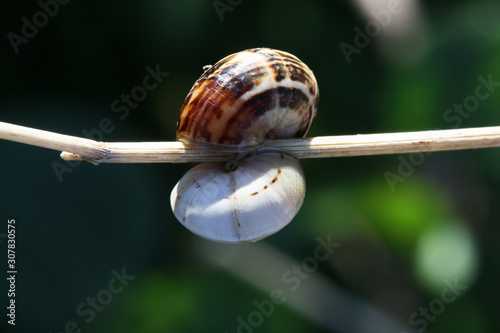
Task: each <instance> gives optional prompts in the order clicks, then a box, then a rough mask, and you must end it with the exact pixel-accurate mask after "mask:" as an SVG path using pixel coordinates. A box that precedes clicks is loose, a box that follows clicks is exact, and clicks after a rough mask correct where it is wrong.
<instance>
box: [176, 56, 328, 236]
mask: <svg viewBox="0 0 500 333" xmlns="http://www.w3.org/2000/svg"><path fill="white" fill-rule="evenodd" d="M318 96H319V92H318V86H317V83H316V79H315V78H314V75H313V73H312V71H311V70H310V69H309V68H308V67H307V66H306V65H305V64H304V63H303V62H301V61H300V60H299V59H297V58H296V57H295V56H293V55H291V54H289V53H286V52H283V51H277V50H272V49H265V48H260V49H250V50H246V51H242V52H238V53H235V54H232V55H230V56H227V57H226V58H224V59H222V60H221V61H219V62H217V63H216V64H215V65H213V66H210V67H209V68H207V69H206V70H205V72H204V73H203V74H202V76H201V77H200V78H199V79H198V80H197V81H196V83H195V84H194V86H193V88H192V89H191V91H190V93H189V94H188V96H187V97H186V100H185V102H184V105H183V106H182V109H181V113H180V116H179V120H178V122H177V138H178V139H179V140H181V141H184V142H191V143H196V144H206V145H214V146H217V147H219V148H220V149H230V150H233V151H241V150H242V149H244V148H247V150H248V148H252V149H255V148H256V147H259V146H261V145H262V144H263V143H264V141H265V140H266V139H282V138H294V137H304V136H305V135H306V133H307V131H308V130H309V127H310V126H311V123H312V121H313V119H314V117H315V116H316V109H317V104H318ZM304 195H305V178H304V173H303V171H302V167H301V166H300V163H299V161H298V159H297V158H296V157H295V156H292V155H291V154H290V153H287V152H284V151H281V150H278V149H276V148H265V147H264V148H259V149H256V150H254V151H253V152H252V153H250V154H248V155H245V156H244V157H243V158H241V159H239V160H237V161H236V163H235V164H231V163H202V164H200V165H198V166H196V167H194V168H193V169H191V170H189V171H188V172H187V173H186V174H185V175H184V176H183V177H182V178H181V180H180V181H179V182H178V183H177V185H176V186H175V188H174V189H173V191H172V194H171V196H170V203H171V206H172V210H173V212H174V215H175V216H176V218H177V219H178V220H179V221H180V222H181V223H182V224H183V225H184V226H185V227H186V228H188V229H189V230H191V231H192V232H193V233H195V234H197V235H199V236H202V237H204V238H207V239H210V240H213V241H218V242H226V243H239V242H249V241H257V240H259V239H262V238H264V237H266V236H269V235H271V234H273V233H275V232H277V231H278V230H280V229H281V228H283V227H284V226H285V225H287V224H288V223H289V222H290V221H291V220H292V219H293V217H294V216H295V215H296V214H297V212H298V211H299V209H300V207H301V206H302V202H303V201H304Z"/></svg>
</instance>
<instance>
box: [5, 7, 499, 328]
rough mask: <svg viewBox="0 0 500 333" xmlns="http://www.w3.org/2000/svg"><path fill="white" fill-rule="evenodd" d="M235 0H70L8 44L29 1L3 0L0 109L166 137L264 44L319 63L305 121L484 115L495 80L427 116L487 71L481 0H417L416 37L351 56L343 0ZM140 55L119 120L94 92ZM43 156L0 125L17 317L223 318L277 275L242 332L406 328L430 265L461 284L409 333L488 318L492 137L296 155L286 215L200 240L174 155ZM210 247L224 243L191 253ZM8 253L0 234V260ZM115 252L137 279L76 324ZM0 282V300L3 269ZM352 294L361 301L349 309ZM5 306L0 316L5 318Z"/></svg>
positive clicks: (494, 170) (487, 122)
mask: <svg viewBox="0 0 500 333" xmlns="http://www.w3.org/2000/svg"><path fill="white" fill-rule="evenodd" d="M222 2H224V3H226V1H224V0H223V1H222ZM413 2H414V3H416V1H413ZM233 3H239V4H237V5H235V6H232V11H226V12H225V13H224V14H223V18H224V20H223V21H221V20H220V18H219V16H218V14H217V11H216V9H215V7H214V5H213V2H211V1H185V2H181V1H114V2H112V1H70V2H69V3H68V4H65V5H61V6H60V7H59V9H58V13H57V14H56V15H55V16H54V17H53V18H50V19H49V20H48V23H47V24H46V25H45V26H43V27H41V28H39V31H38V33H37V34H36V36H34V37H33V38H31V39H29V42H28V43H27V44H21V45H19V52H18V53H15V52H14V49H13V47H12V46H11V44H10V42H9V40H8V38H7V35H8V33H9V32H13V33H16V34H21V29H22V26H23V21H22V20H21V19H22V18H23V17H27V18H28V19H29V20H30V21H32V18H33V15H34V14H35V13H37V12H38V11H40V10H41V7H40V5H39V4H37V2H35V1H23V2H16V1H2V3H1V5H0V13H1V14H0V17H1V19H0V27H1V33H0V34H1V35H2V42H1V44H0V47H1V49H0V73H1V82H0V88H1V89H0V121H4V122H11V123H14V124H19V125H24V126H30V127H35V128H40V129H45V130H50V131H55V132H59V133H64V134H70V135H75V136H83V134H82V131H83V130H87V131H91V130H93V129H96V128H98V124H99V122H100V121H101V120H102V119H104V118H109V119H110V120H111V121H112V124H113V126H114V129H113V130H112V131H110V133H105V134H104V135H103V140H105V141H167V140H174V139H175V126H176V121H177V116H178V112H179V110H180V107H181V105H182V103H183V100H184V98H185V96H186V95H187V93H188V92H189V90H190V88H191V86H192V84H193V83H194V82H195V80H196V79H197V78H198V76H199V75H200V74H201V73H202V67H203V66H204V65H207V64H213V63H215V62H216V61H217V60H219V59H221V58H223V57H225V56H226V55H229V54H231V53H233V52H237V51H241V50H244V49H247V48H253V47H261V46H265V47H271V48H276V49H281V50H284V51H287V52H290V53H292V54H294V55H296V56H298V57H299V58H300V59H301V60H303V61H304V62H305V63H307V64H308V66H309V67H310V68H311V69H312V70H313V71H314V73H315V75H316V77H317V80H318V83H319V88H320V104H319V110H318V116H317V118H316V120H315V122H314V123H313V125H312V128H311V130H310V133H309V134H308V135H309V136H320V135H340V134H358V133H378V132H401V131H414V130H431V129H438V128H442V129H445V128H454V127H460V128H466V127H478V126H494V125H498V124H499V121H500V113H499V112H498V110H499V109H500V102H499V101H500V91H495V92H493V93H492V94H491V96H490V97H489V98H488V99H486V100H484V101H481V102H480V105H479V107H478V108H477V110H475V111H474V112H471V113H470V115H469V116H468V117H467V118H465V117H463V118H459V119H460V123H458V122H450V121H446V119H445V118H444V114H445V112H446V111H447V110H448V109H449V108H451V107H452V106H453V104H454V103H462V102H463V101H464V99H465V98H467V97H468V96H470V95H473V94H474V92H475V89H476V87H477V85H478V84H479V81H478V77H479V76H483V77H485V78H487V77H488V75H492V77H493V80H495V81H500V61H499V59H500V20H499V19H498V18H499V17H500V4H499V3H498V1H483V0H481V1H475V0H474V1H472V0H470V1H442V2H430V1H423V3H422V8H421V13H420V14H421V15H422V17H423V18H424V22H425V23H424V24H425V27H426V28H425V31H424V32H423V35H419V34H418V33H416V34H415V37H414V38H413V37H411V36H412V35H411V34H410V37H407V38H406V39H402V40H400V39H398V38H396V39H391V38H387V37H386V36H385V35H377V36H374V37H373V38H371V39H370V43H369V45H367V46H366V47H365V48H362V49H361V50H360V52H359V54H353V55H352V59H351V60H352V61H351V62H350V63H348V62H347V61H346V58H345V57H344V55H343V53H342V51H341V48H340V44H341V43H349V44H353V43H354V38H355V35H356V31H355V30H354V29H355V27H358V28H360V29H362V30H364V28H365V25H366V23H367V21H366V18H365V17H364V16H363V15H361V14H360V13H359V11H358V9H357V7H356V6H354V5H352V3H351V2H349V1H284V0H283V1H249V0H244V1H241V3H240V1H233ZM389 27H390V25H389ZM413 32H415V31H413ZM416 32H418V30H416ZM422 36H423V37H422ZM157 64H158V65H159V67H160V68H161V70H162V71H165V72H169V75H168V77H166V78H165V79H164V81H163V82H162V83H161V85H159V87H158V88H157V89H154V90H153V91H151V92H149V93H148V96H147V98H146V99H145V100H144V101H143V102H141V103H139V105H138V106H137V107H136V108H134V109H131V112H130V115H129V116H128V117H126V118H125V119H123V120H122V119H120V118H119V115H120V114H117V113H114V112H112V109H111V104H112V102H113V101H114V100H115V99H117V98H120V95H121V94H123V93H130V91H131V89H132V88H134V87H135V86H137V85H140V84H142V79H143V77H144V76H145V75H146V74H147V72H146V70H145V68H146V66H151V67H153V68H154V67H156V65H157ZM58 155H59V153H58V152H55V151H51V150H46V149H42V148H36V147H30V146H26V145H21V144H17V143H12V142H6V141H0V158H1V163H0V218H1V220H0V233H5V232H6V230H7V220H8V219H12V218H14V219H16V222H17V224H16V225H17V229H16V232H17V234H16V236H17V238H16V242H17V243H16V244H17V247H16V250H17V251H16V252H17V268H18V272H19V273H18V276H17V285H16V287H17V293H16V303H17V317H16V319H17V320H16V323H17V325H16V328H17V329H18V331H20V332H53V333H55V332H63V331H64V327H65V325H66V323H67V322H70V321H75V322H76V323H77V325H78V327H79V328H80V329H82V331H83V332H215V331H217V332H235V331H237V326H238V321H237V318H238V317H242V318H245V320H246V319H247V318H248V316H249V315H250V314H251V313H252V312H253V311H256V307H255V305H254V304H253V302H254V301H255V300H257V301H258V302H261V301H263V300H268V299H269V293H270V291H271V290H273V289H276V288H278V289H281V290H283V291H286V295H287V297H288V301H286V302H285V303H284V304H280V305H276V306H275V308H274V311H273V313H272V315H270V316H269V317H265V318H264V320H263V322H262V324H261V325H259V327H256V328H255V329H254V331H255V332H275V331H290V332H306V331H307V332H327V331H332V332H369V331H376V330H375V328H376V327H384V326H383V325H385V324H387V323H388V322H390V323H393V324H394V325H400V326H398V327H399V328H401V329H407V330H408V331H410V329H418V328H422V327H423V326H422V325H423V324H418V325H416V326H415V324H414V327H411V324H412V323H411V322H409V317H410V316H411V315H412V314H413V313H414V312H418V311H419V308H420V307H429V304H438V303H436V302H437V301H434V300H436V299H440V298H441V293H442V292H443V290H444V289H445V288H446V284H445V283H444V282H443V281H444V280H447V281H449V282H450V281H454V280H455V279H457V281H458V282H459V283H460V284H463V285H466V289H465V291H463V292H461V294H460V296H459V297H458V298H457V299H456V300H454V301H453V302H451V303H449V304H446V305H445V308H444V311H440V313H439V315H437V316H435V317H434V318H433V319H432V321H430V320H429V321H428V324H429V326H428V327H427V331H429V332H430V331H432V332H476V333H482V332H498V331H499V330H500V324H499V320H498V311H499V308H500V301H499V299H498V296H499V291H500V288H499V287H498V281H499V279H500V261H499V258H500V245H499V244H500V242H499V241H498V236H499V235H500V224H499V222H500V221H499V217H500V169H499V165H500V157H499V156H500V155H499V151H498V150H497V149H485V150H478V151H456V152H439V153H433V154H431V155H425V157H424V159H423V160H419V159H418V158H420V157H422V156H417V155H387V156H366V157H351V158H335V159H334V158H332V159H317V160H304V161H303V162H302V165H303V167H304V172H305V174H306V177H307V186H308V187H307V195H306V199H305V202H304V205H303V207H302V209H301V211H300V212H299V214H298V215H297V216H296V218H295V219H294V220H293V221H292V223H291V224H290V225H289V226H287V227H286V228H284V229H283V230H282V231H280V232H279V233H277V234H276V235H273V236H271V237H269V238H267V239H266V240H264V241H262V242H259V243H256V244H249V245H244V246H239V245H220V246H217V247H215V246H214V247H213V248H212V247H211V246H212V244H210V243H206V242H202V241H201V240H200V239H199V238H198V237H196V236H194V235H192V234H191V233H190V232H189V231H188V230H186V229H185V228H184V227H182V226H181V225H180V224H179V223H178V222H177V221H176V220H175V218H174V216H173V214H172V212H171V209H170V203H169V195H170V191H171V189H172V188H173V187H174V185H175V184H176V182H177V181H178V180H179V179H180V177H181V176H182V175H183V174H184V173H185V172H186V171H187V170H188V169H189V168H190V167H191V165H187V164H177V165H168V164H157V165H154V164H149V165H148V164H137V165H116V164H115V165H111V164H110V165H100V166H97V167H96V166H93V165H91V164H88V163H82V164H80V165H78V166H75V167H72V168H71V170H72V172H71V173H65V174H64V175H63V181H62V182H60V181H59V180H58V177H57V176H56V174H55V172H54V170H53V168H52V163H54V162H57V163H64V162H63V161H62V160H60V159H59V156H58ZM410 158H413V160H416V161H421V162H422V163H421V165H419V166H417V167H415V170H414V171H413V172H409V173H410V175H408V177H405V178H404V179H405V181H404V182H400V183H397V184H396V185H395V188H394V191H391V188H390V187H389V185H388V183H387V182H386V179H385V177H384V173H386V172H388V171H389V172H393V173H395V174H397V173H398V167H399V165H400V163H401V160H402V159H403V160H405V161H408V160H409V159H410ZM419 164H420V162H419ZM329 235H330V236H331V240H332V241H333V242H335V243H338V244H340V247H339V248H338V249H336V250H335V252H334V253H333V254H331V255H330V256H329V258H328V259H327V260H326V261H322V262H320V263H319V265H318V269H317V270H315V271H314V272H312V273H310V275H311V276H310V277H308V278H307V279H303V280H301V284H300V289H299V290H297V291H291V290H290V289H289V287H290V285H289V284H286V283H285V282H283V280H281V275H282V274H283V273H285V272H286V271H287V269H289V268H290V267H291V266H290V263H294V262H295V264H299V263H301V262H302V261H303V260H304V259H306V258H308V257H310V256H312V255H313V253H314V250H315V248H316V246H317V241H316V239H317V238H318V237H320V238H322V239H327V237H328V236H329ZM217 251H221V252H220V253H223V254H224V255H227V256H229V257H228V258H226V257H225V256H222V257H220V258H219V259H220V260H218V261H217V260H216V259H214V258H212V257H211V256H210V255H208V254H214V255H215V254H217V253H219V252H217ZM2 253H5V254H2ZM216 256H217V255H216ZM6 259H7V258H6V241H5V240H4V239H1V243H0V272H1V274H3V275H2V276H3V277H4V276H5V271H6ZM289 260H292V261H289ZM217 262H218V263H219V264H217ZM122 267H125V270H126V272H127V274H129V275H133V276H135V278H134V279H133V280H132V281H130V282H129V284H128V286H126V287H125V289H124V290H123V292H121V293H119V294H117V295H114V297H113V299H112V301H111V302H110V303H109V304H108V305H106V306H105V307H104V310H103V311H102V312H98V313H96V315H95V319H94V320H92V321H91V322H90V323H86V322H85V319H87V318H88V317H86V316H79V315H78V314H77V312H76V307H77V306H78V305H79V304H80V303H82V302H85V301H86V299H87V297H96V295H97V294H98V292H99V291H100V290H102V289H103V288H107V286H108V283H109V281H110V279H111V278H112V277H113V275H112V273H111V271H112V270H113V269H115V270H117V271H121V269H122ZM235 272H236V273H235ZM2 279H4V278H2ZM4 281H5V280H4ZM318 281H321V284H320V283H319V282H318ZM325 286H327V288H335V290H342V295H343V296H342V297H340V296H338V297H335V296H333V297H329V296H328V295H329V294H324V289H322V288H325ZM0 288H1V289H0V294H1V295H3V296H2V298H1V299H2V301H1V302H2V303H1V304H0V308H2V309H5V306H7V297H6V292H7V284H6V283H2V284H0ZM325 295H327V296H328V297H326V296H325ZM292 299H293V301H292ZM348 299H349V300H350V301H347V300H348ZM433 301H434V303H432V302H433ZM297 304H298V305H301V304H302V305H303V306H304V307H305V308H306V309H309V312H310V313H312V314H313V315H312V317H311V316H308V315H306V314H305V312H304V310H303V309H302V310H297V307H296V305H297ZM367 304H369V305H370V306H372V307H374V308H375V309H377V311H379V312H377V315H374V316H373V317H369V316H366V313H364V312H363V306H366V305H367ZM299 308H300V306H299ZM4 312H5V310H2V311H0V315H1V316H0V318H3V319H1V320H0V327H1V328H2V331H5V332H7V331H12V327H10V326H8V325H7V324H6V317H5V315H4ZM381 314H383V315H381ZM382 317H384V318H385V319H384V318H382ZM311 318H315V319H311ZM331 318H334V319H333V320H331ZM419 318H421V317H419ZM378 325H382V326H378ZM405 327H406V328H405ZM243 331H244V330H243ZM380 331H384V332H392V331H393V330H389V329H381V330H380ZM394 332H398V333H399V330H397V331H396V330H394Z"/></svg>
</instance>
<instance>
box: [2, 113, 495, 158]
mask: <svg viewBox="0 0 500 333" xmlns="http://www.w3.org/2000/svg"><path fill="white" fill-rule="evenodd" d="M0 139H5V140H9V141H15V142H21V143H25V144H29V145H33V146H39V147H44V148H49V149H54V150H59V151H62V152H63V153H62V154H61V157H62V158H63V159H65V160H84V161H88V162H91V163H94V164H99V163H183V162H206V161H227V160H232V159H234V158H236V157H237V156H238V153H235V152H231V151H226V150H223V149H220V148H216V147H211V146H201V145H195V144H189V143H182V142H177V141H175V142H114V143H113V142H98V141H94V140H89V139H85V138H79V137H75V136H69V135H63V134H58V133H54V132H48V131H42V130H37V129H33V128H29V127H24V126H18V125H13V124H8V123H3V122H0ZM265 145H267V146H271V147H277V148H281V149H286V150H288V151H289V152H291V153H292V154H295V155H296V156H297V157H299V158H318V157H339V156H361V155H381V154H397V153H413V152H429V151H445V150H460V149H476V148H489V147H500V126H493V127H479V128H466V129H452V130H437V131H423V132H404V133H388V134H363V135H361V134H360V135H342V136H322V137H314V138H304V139H285V140H269V141H267V142H265Z"/></svg>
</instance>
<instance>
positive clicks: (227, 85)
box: [177, 48, 319, 149]
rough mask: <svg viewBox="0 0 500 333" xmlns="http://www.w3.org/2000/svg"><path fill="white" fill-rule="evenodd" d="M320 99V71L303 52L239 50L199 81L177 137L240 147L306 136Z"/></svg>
mask: <svg viewBox="0 0 500 333" xmlns="http://www.w3.org/2000/svg"><path fill="white" fill-rule="evenodd" d="M318 99H319V92H318V86H317V83H316V79H315V77H314V74H313V73H312V71H311V70H310V69H309V67H307V66H306V65H305V64H304V63H303V62H302V61H300V60H299V59H298V58H297V57H295V56H293V55H291V54H289V53H287V52H283V51H278V50H272V49H266V48H257V49H250V50H246V51H242V52H238V53H235V54H232V55H230V56H227V57H226V58H224V59H222V60H220V61H219V62H217V63H216V64H215V65H213V66H211V67H210V68H208V69H207V70H206V71H205V72H204V73H203V74H202V75H201V77H200V78H199V79H198V81H196V83H195V84H194V86H193V88H192V89H191V91H190V93H189V95H188V96H187V97H186V100H185V102H184V105H183V106H182V109H181V113H180V116H179V119H178V122H177V138H178V139H179V140H181V141H184V142H195V143H206V144H211V145H220V146H225V147H232V148H235V147H251V146H258V145H260V144H262V143H263V141H264V140H265V139H268V138H271V139H281V138H293V137H304V136H305V135H306V133H307V131H308V130H309V127H310V126H311V122H312V121H313V119H314V117H315V116H316V109H317V104H318ZM235 149H237V148H235Z"/></svg>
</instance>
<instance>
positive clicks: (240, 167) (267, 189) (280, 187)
mask: <svg viewBox="0 0 500 333" xmlns="http://www.w3.org/2000/svg"><path fill="white" fill-rule="evenodd" d="M304 196H305V179H304V173H303V171H302V167H301V166H300V163H299V161H298V159H297V158H296V157H294V156H292V155H290V154H287V153H286V152H283V151H280V150H277V149H273V148H260V149H259V150H257V151H255V152H254V153H252V154H251V155H248V156H245V157H244V158H242V159H241V160H239V161H237V163H236V165H231V164H230V163H229V164H228V163H224V162H222V163H218V162H208V163H202V164H199V165H197V166H196V167H194V168H192V169H191V170H189V171H188V172H187V173H186V174H185V175H184V176H183V177H182V179H181V180H180V181H179V183H177V185H176V186H175V188H174V189H173V191H172V194H171V197H170V202H171V205H172V209H173V211H174V215H175V216H176V218H177V219H178V220H179V221H180V222H181V223H182V224H183V225H184V226H185V227H186V228H188V229H189V230H191V231H192V232H193V233H195V234H197V235H199V236H202V237H204V238H207V239H210V240H213V241H217V242H225V243H240V242H249V241H257V240H259V239H262V238H264V237H267V236H269V235H271V234H274V233H275V232H277V231H279V230H280V229H281V228H283V227H284V226H285V225H287V224H288V223H289V222H290V221H291V220H292V219H293V217H294V216H295V215H296V214H297V212H298V211H299V209H300V207H301V206H302V202H303V201H304Z"/></svg>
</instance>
